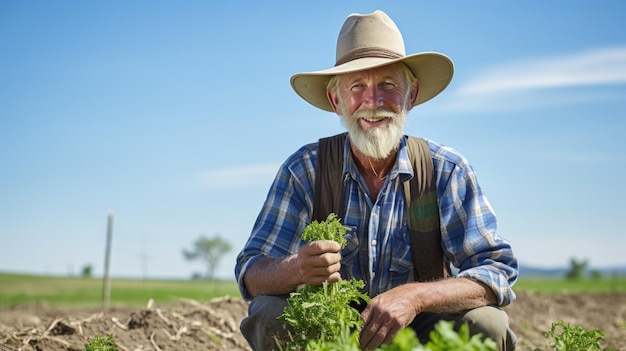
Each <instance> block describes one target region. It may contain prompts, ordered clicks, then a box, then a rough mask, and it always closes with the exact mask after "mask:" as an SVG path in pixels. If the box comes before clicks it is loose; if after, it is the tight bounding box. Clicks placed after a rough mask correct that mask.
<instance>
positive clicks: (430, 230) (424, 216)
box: [404, 136, 451, 281]
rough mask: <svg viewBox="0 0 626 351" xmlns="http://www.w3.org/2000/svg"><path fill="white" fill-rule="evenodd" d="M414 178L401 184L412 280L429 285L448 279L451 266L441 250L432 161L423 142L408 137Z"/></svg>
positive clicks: (419, 139) (422, 140) (428, 150)
mask: <svg viewBox="0 0 626 351" xmlns="http://www.w3.org/2000/svg"><path fill="white" fill-rule="evenodd" d="M406 140H407V147H408V153H409V159H410V160H411V164H412V166H413V178H411V180H410V181H407V182H404V198H405V206H406V208H407V215H408V221H409V223H408V224H409V234H410V236H411V253H412V254H413V264H414V265H415V280H417V281H430V280H436V279H441V278H445V277H448V276H450V275H451V274H450V265H449V264H448V261H447V260H446V259H445V257H444V255H443V250H442V248H441V229H440V221H439V203H438V202H437V187H436V185H437V184H436V183H437V182H436V181H435V179H434V176H435V171H434V166H433V158H432V155H431V153H430V149H429V148H428V143H427V142H426V140H424V139H422V138H415V137H410V136H409V137H407V138H406Z"/></svg>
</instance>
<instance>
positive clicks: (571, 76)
mask: <svg viewBox="0 0 626 351" xmlns="http://www.w3.org/2000/svg"><path fill="white" fill-rule="evenodd" d="M623 83H626V47H622V48H611V49H598V50H594V51H587V52H582V53H576V54H572V55H568V56H561V57H550V58H538V59H534V60H529V61H521V62H511V63H507V64H504V65H502V66H499V67H494V68H491V69H489V70H488V71H486V72H482V73H481V74H480V75H479V76H478V77H475V78H474V79H473V80H470V81H469V82H467V83H466V84H465V85H463V86H462V87H461V88H459V90H458V94H459V95H460V96H465V95H482V94H494V93H495V94H499V93H503V92H507V91H520V90H534V89H546V88H562V87H572V86H586V85H604V84H623Z"/></svg>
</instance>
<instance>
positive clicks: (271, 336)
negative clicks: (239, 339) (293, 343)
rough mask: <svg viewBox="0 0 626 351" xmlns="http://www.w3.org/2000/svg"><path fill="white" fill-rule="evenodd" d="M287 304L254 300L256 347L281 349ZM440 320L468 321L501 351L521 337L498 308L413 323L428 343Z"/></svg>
mask: <svg viewBox="0 0 626 351" xmlns="http://www.w3.org/2000/svg"><path fill="white" fill-rule="evenodd" d="M286 306H287V296H267V295H262V296H258V297H256V298H254V299H253V300H252V302H251V303H250V306H249V308H248V317H246V318H244V320H243V321H242V322H241V326H240V329H241V332H242V334H243V335H244V337H245V338H246V340H248V343H249V344H250V347H252V349H253V350H255V351H273V350H278V348H277V347H276V342H275V340H276V339H275V338H279V339H282V340H285V339H286V338H287V335H288V333H289V328H288V327H289V326H288V325H286V324H284V323H282V322H281V321H279V320H278V316H280V315H281V314H282V313H283V310H284V309H285V307H286ZM440 320H448V321H455V322H456V323H457V326H460V325H461V324H462V323H467V324H468V326H469V330H470V334H471V335H475V334H478V333H481V334H482V335H483V336H486V337H489V338H491V339H493V340H494V341H495V342H496V344H497V345H498V350H500V351H510V350H514V349H515V344H516V341H517V338H516V336H515V334H514V333H513V331H512V330H511V329H510V327H509V317H508V315H507V314H506V312H504V311H502V310H501V309H499V308H497V307H492V306H485V307H479V308H476V309H472V310H469V311H466V312H462V313H458V314H436V313H421V314H419V315H418V316H417V317H416V318H415V320H414V321H413V323H411V325H410V326H411V328H413V329H414V330H415V333H416V334H417V336H418V338H419V339H420V342H421V343H422V344H425V343H426V341H427V340H428V338H429V336H428V334H429V333H430V331H431V330H432V329H433V328H434V326H435V324H437V323H438V322H439V321H440Z"/></svg>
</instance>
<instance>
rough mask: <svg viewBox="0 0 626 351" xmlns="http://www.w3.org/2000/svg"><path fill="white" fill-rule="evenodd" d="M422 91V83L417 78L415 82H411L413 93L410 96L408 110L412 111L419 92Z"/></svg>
mask: <svg viewBox="0 0 626 351" xmlns="http://www.w3.org/2000/svg"><path fill="white" fill-rule="evenodd" d="M419 91H420V84H419V82H418V81H417V80H416V81H415V82H414V83H413V84H411V93H410V94H411V95H410V96H409V106H407V111H410V110H411V109H412V108H413V106H415V100H417V94H419Z"/></svg>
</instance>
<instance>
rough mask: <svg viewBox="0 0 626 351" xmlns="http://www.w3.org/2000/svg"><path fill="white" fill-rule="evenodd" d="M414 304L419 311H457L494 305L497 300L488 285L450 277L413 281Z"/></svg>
mask: <svg viewBox="0 0 626 351" xmlns="http://www.w3.org/2000/svg"><path fill="white" fill-rule="evenodd" d="M408 285H415V287H414V288H413V289H411V290H412V291H413V294H411V296H412V298H413V302H414V305H415V306H416V307H417V308H416V311H417V312H418V313H419V312H434V313H457V312H460V311H464V310H468V309H472V308H476V307H481V306H486V305H494V304H496V302H497V300H496V297H495V294H494V293H493V291H492V290H491V289H490V288H489V287H487V286H486V285H484V284H482V283H480V282H477V281H474V280H471V279H466V278H450V279H444V280H439V281H435V282H427V283H411V284H408Z"/></svg>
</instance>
